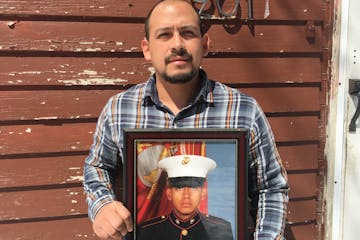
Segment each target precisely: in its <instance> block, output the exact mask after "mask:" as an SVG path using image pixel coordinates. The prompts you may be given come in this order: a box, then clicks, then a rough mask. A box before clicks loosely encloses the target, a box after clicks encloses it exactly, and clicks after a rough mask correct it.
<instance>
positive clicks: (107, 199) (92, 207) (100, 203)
mask: <svg viewBox="0 0 360 240" xmlns="http://www.w3.org/2000/svg"><path fill="white" fill-rule="evenodd" d="M113 201H114V199H113V197H112V196H111V195H106V196H103V197H101V198H98V199H96V200H95V201H93V202H92V203H91V204H89V213H88V214H89V218H90V220H91V221H94V220H95V217H96V214H97V213H98V212H99V211H100V209H101V208H102V207H104V206H105V205H107V204H109V203H112V202H113Z"/></svg>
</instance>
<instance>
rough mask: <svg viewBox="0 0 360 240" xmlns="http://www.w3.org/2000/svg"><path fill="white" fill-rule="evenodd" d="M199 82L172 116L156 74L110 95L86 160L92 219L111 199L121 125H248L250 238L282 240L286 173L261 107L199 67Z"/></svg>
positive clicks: (120, 147)
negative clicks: (197, 89)
mask: <svg viewBox="0 0 360 240" xmlns="http://www.w3.org/2000/svg"><path fill="white" fill-rule="evenodd" d="M200 80H201V90H200V92H199V94H198V95H197V97H196V98H195V99H194V100H193V102H192V103H190V104H189V105H188V106H187V107H185V108H184V109H182V110H181V111H180V112H179V113H178V114H177V115H176V116H175V115H174V114H173V113H172V112H171V111H170V110H169V109H168V108H167V107H166V106H164V105H163V104H162V103H161V102H160V101H159V98H158V94H157V90H156V87H155V82H156V80H155V78H154V77H150V79H149V80H148V81H147V82H145V83H142V84H138V85H135V86H134V87H132V88H130V89H129V90H127V91H125V92H122V93H119V94H117V95H115V96H113V97H112V98H110V99H109V101H108V102H107V104H106V106H105V107H104V109H103V111H102V113H101V115H100V116H99V119H98V123H97V127H96V131H95V133H94V142H93V144H92V146H91V149H90V153H89V156H88V157H87V159H86V161H85V168H84V187H85V191H86V193H87V202H88V205H89V217H90V219H92V220H93V219H94V217H95V215H96V213H97V212H98V210H99V209H100V208H101V207H102V206H104V205H105V204H107V203H110V202H112V201H114V199H115V196H114V192H113V188H112V184H113V183H114V175H113V174H114V173H115V172H116V169H117V167H118V166H119V164H121V161H122V156H123V152H122V151H123V136H122V132H123V129H124V128H246V129H249V131H250V134H249V153H248V156H249V167H248V175H249V179H248V180H249V181H248V182H249V186H248V190H249V198H250V199H251V201H252V204H251V205H252V207H253V208H257V211H256V228H255V233H254V239H264V240H265V239H271V240H273V239H283V237H282V235H283V231H284V226H285V218H286V207H287V203H288V184H287V176H286V172H285V169H284V168H283V166H282V164H281V159H280V157H279V154H278V151H277V149H276V146H275V141H274V137H273V133H272V131H271V129H270V126H269V123H268V121H267V120H266V117H265V115H264V113H263V111H262V110H261V109H260V107H259V105H258V104H257V102H256V101H255V100H254V99H253V98H252V97H249V96H247V95H245V94H243V93H241V92H239V91H238V90H236V89H232V88H229V87H228V86H226V85H224V84H221V83H219V82H215V81H212V80H209V79H208V78H207V76H206V74H205V72H204V71H203V70H200Z"/></svg>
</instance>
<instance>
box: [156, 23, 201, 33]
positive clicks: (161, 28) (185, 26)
mask: <svg viewBox="0 0 360 240" xmlns="http://www.w3.org/2000/svg"><path fill="white" fill-rule="evenodd" d="M173 29H174V27H160V28H158V29H156V30H155V32H154V33H155V34H158V33H159V32H166V31H172V30H173ZM179 30H180V31H183V30H193V31H197V30H199V27H197V26H196V25H184V26H180V27H179Z"/></svg>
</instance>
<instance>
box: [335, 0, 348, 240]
mask: <svg viewBox="0 0 360 240" xmlns="http://www.w3.org/2000/svg"><path fill="white" fill-rule="evenodd" d="M349 1H350V0H342V1H341V25H340V26H341V32H340V49H339V68H338V70H339V78H338V79H339V86H338V89H337V106H336V108H337V109H336V110H337V111H336V113H337V119H336V130H335V138H334V140H335V141H336V144H335V145H334V146H336V150H335V160H334V161H335V162H334V172H333V174H334V175H333V176H334V180H333V187H334V189H333V190H334V191H333V202H332V226H331V227H332V234H331V239H334V240H335V239H342V236H343V234H342V233H343V209H344V208H343V206H344V185H345V183H344V180H345V176H344V167H345V156H346V141H345V140H346V130H347V129H346V122H347V121H346V118H345V115H346V89H347V87H348V85H347V59H348V54H347V52H348V49H347V47H348V25H349Z"/></svg>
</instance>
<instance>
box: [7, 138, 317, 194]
mask: <svg viewBox="0 0 360 240" xmlns="http://www.w3.org/2000/svg"><path fill="white" fill-rule="evenodd" d="M278 150H279V153H280V156H281V158H282V160H283V164H284V165H285V166H286V168H287V169H288V170H290V172H289V175H293V174H296V171H301V170H304V169H305V170H308V171H316V170H317V168H318V166H317V159H318V158H317V146H316V145H298V146H280V147H278ZM304 153H306V154H304ZM86 157H87V154H83V155H74V156H54V157H51V156H48V157H30V158H21V157H18V158H12V159H1V160H0V169H6V171H2V172H1V173H0V191H2V192H4V189H9V188H10V189H11V188H17V189H20V190H21V188H25V189H27V188H30V187H31V186H37V187H38V188H41V187H43V188H46V187H51V186H52V187H56V185H59V187H61V186H64V185H66V184H76V183H78V184H81V181H82V176H83V166H84V161H85V158H86ZM294 171H295V173H293V172H294ZM313 175H314V173H311V174H310V176H313ZM34 176H36V177H34ZM294 176H295V180H294V181H297V180H299V178H300V177H297V176H300V175H294ZM301 176H305V177H306V176H309V175H301ZM60 185H61V186H60ZM294 191H295V192H294ZM292 192H293V193H294V194H295V196H302V195H301V193H299V194H298V193H296V189H295V190H294V189H293V188H292ZM311 194H313V192H312V193H311ZM311 194H308V193H306V194H305V195H303V196H302V197H309V196H311Z"/></svg>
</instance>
